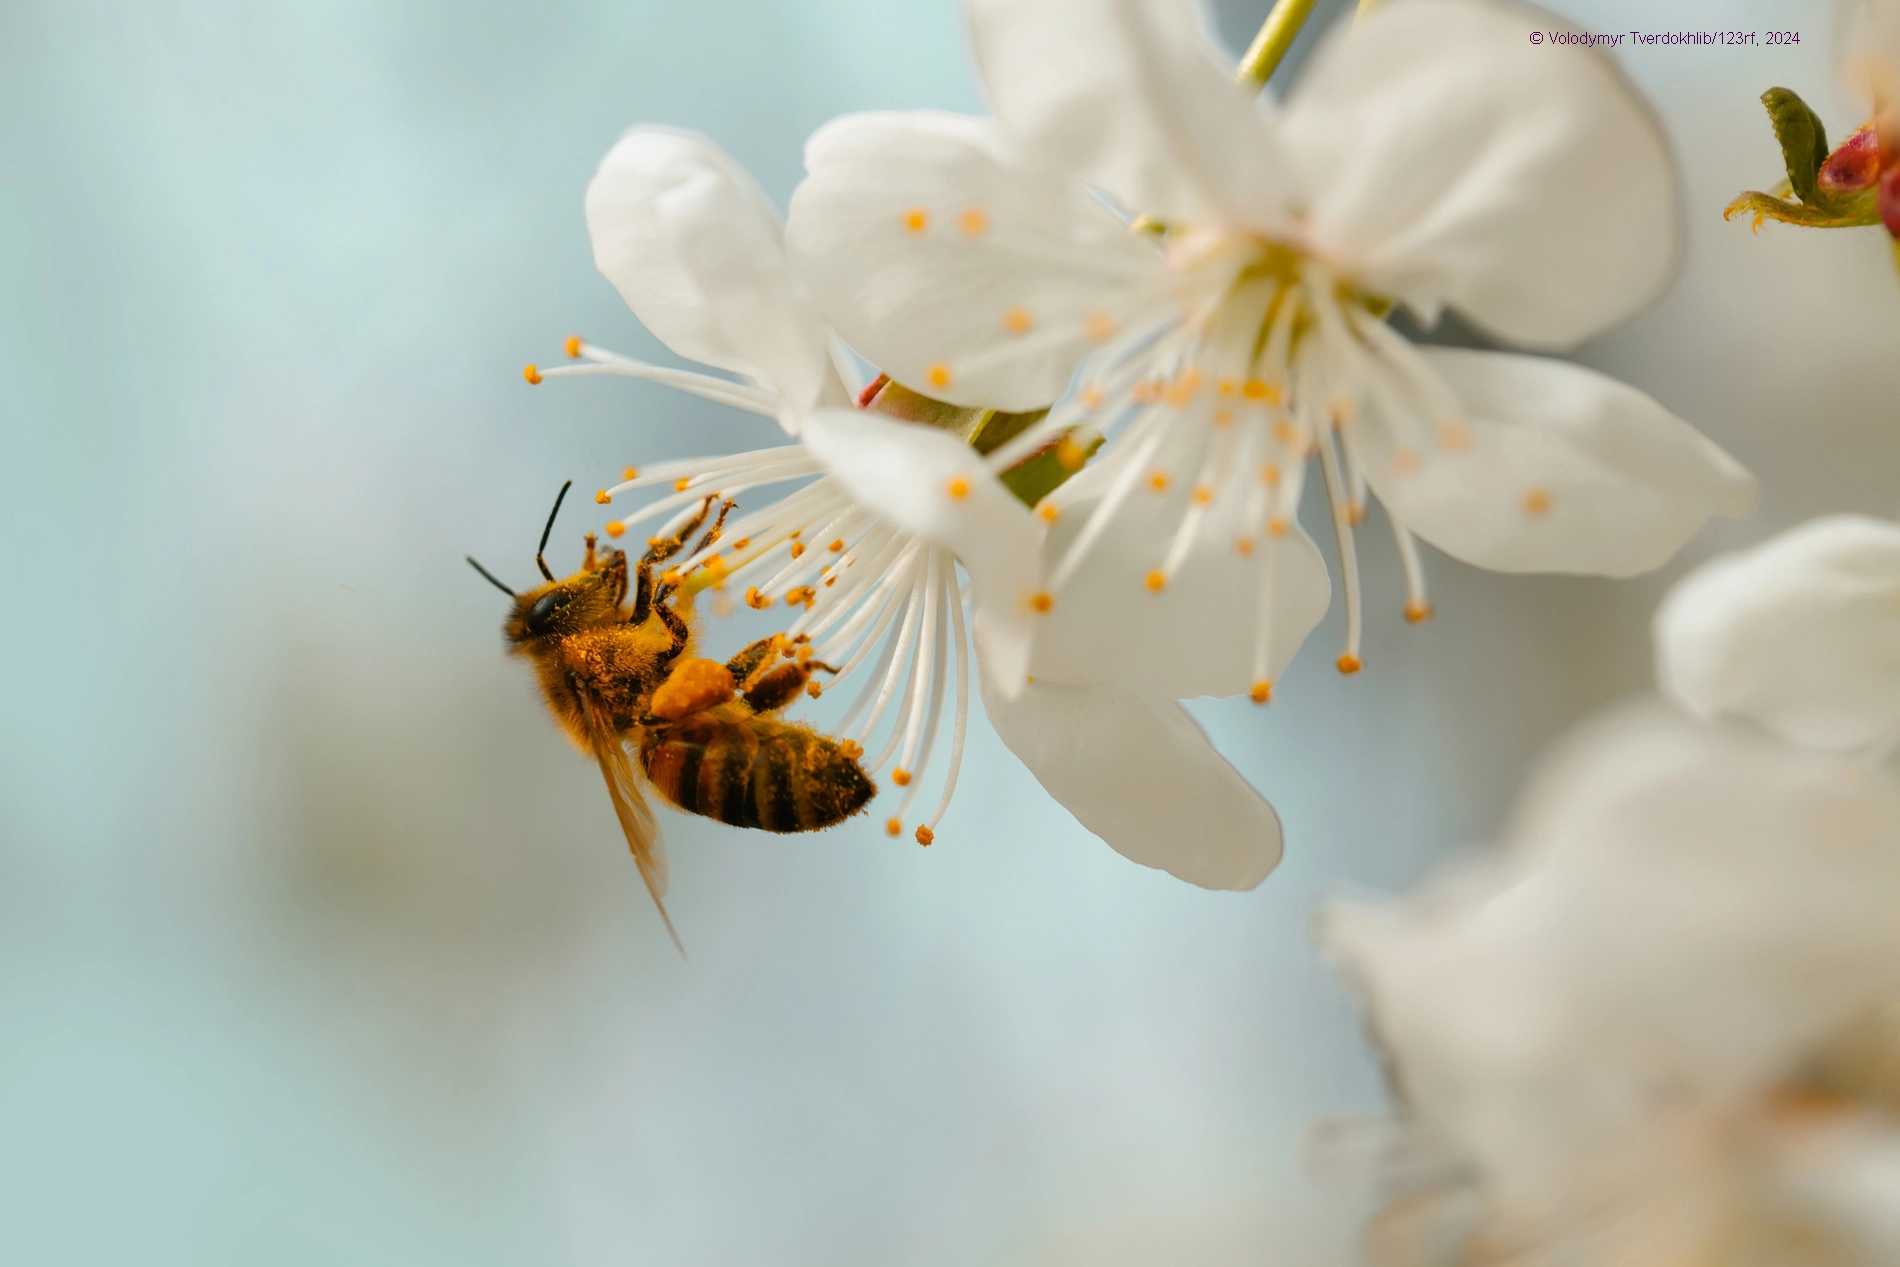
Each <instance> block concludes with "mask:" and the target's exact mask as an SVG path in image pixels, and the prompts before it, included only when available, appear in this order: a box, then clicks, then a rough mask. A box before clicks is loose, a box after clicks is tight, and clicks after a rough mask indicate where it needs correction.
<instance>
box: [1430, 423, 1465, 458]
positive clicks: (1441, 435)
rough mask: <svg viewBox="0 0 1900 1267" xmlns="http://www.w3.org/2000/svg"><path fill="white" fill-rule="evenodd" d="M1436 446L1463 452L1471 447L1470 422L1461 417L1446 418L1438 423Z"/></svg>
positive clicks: (1454, 451)
mask: <svg viewBox="0 0 1900 1267" xmlns="http://www.w3.org/2000/svg"><path fill="white" fill-rule="evenodd" d="M1438 447H1439V448H1441V449H1449V450H1450V451H1451V452H1453V453H1463V452H1464V451H1465V450H1466V449H1468V448H1470V447H1471V424H1470V423H1467V422H1465V421H1464V420H1463V419H1461V418H1447V419H1445V420H1444V421H1443V422H1441V423H1439V424H1438Z"/></svg>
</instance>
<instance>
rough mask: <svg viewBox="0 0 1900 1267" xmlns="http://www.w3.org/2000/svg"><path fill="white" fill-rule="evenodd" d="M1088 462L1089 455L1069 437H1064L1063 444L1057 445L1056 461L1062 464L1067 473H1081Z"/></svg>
mask: <svg viewBox="0 0 1900 1267" xmlns="http://www.w3.org/2000/svg"><path fill="white" fill-rule="evenodd" d="M1088 460H1089V455H1088V453H1087V452H1086V451H1085V450H1084V449H1083V448H1082V446H1081V445H1079V444H1077V443H1076V442H1075V441H1074V440H1071V439H1070V438H1069V437H1068V436H1063V437H1062V442H1061V443H1060V444H1058V445H1056V461H1057V462H1059V463H1061V464H1062V469H1063V470H1065V471H1079V470H1081V469H1082V464H1083V463H1084V462H1086V461H1088Z"/></svg>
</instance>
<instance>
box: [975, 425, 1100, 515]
mask: <svg viewBox="0 0 1900 1267" xmlns="http://www.w3.org/2000/svg"><path fill="white" fill-rule="evenodd" d="M1062 446H1063V441H1060V440H1057V441H1054V442H1053V443H1051V444H1050V445H1048V447H1046V448H1043V449H1039V450H1037V451H1036V452H1034V453H1032V454H1030V455H1029V456H1028V457H1026V458H1024V459H1023V460H1022V461H1020V462H1018V463H1017V464H1016V465H1014V466H1012V467H1010V468H1009V469H1008V470H1007V471H1004V472H1003V473H1002V475H1000V476H999V477H998V478H999V479H1001V480H1002V481H1003V487H1005V488H1007V489H1008V490H1009V491H1010V492H1012V493H1014V494H1016V499H1017V500H1018V501H1020V502H1022V504H1023V505H1025V506H1028V507H1030V508H1031V509H1032V510H1033V509H1034V508H1035V506H1036V504H1037V503H1038V502H1040V501H1041V500H1042V499H1043V498H1045V497H1047V496H1048V495H1049V494H1051V493H1053V492H1055V491H1056V489H1058V488H1060V487H1061V486H1062V485H1063V484H1064V483H1066V482H1067V481H1068V479H1069V477H1070V476H1072V475H1074V474H1075V473H1076V472H1077V471H1079V470H1081V469H1082V464H1083V462H1086V461H1088V459H1090V458H1092V457H1094V456H1095V451H1096V450H1097V449H1099V448H1101V447H1102V438H1101V437H1100V436H1097V437H1095V439H1094V441H1093V442H1092V443H1090V445H1089V446H1088V447H1087V448H1086V449H1083V450H1082V462H1077V461H1076V460H1075V459H1074V457H1073V456H1071V457H1070V458H1069V460H1068V461H1067V462H1065V461H1063V449H1062Z"/></svg>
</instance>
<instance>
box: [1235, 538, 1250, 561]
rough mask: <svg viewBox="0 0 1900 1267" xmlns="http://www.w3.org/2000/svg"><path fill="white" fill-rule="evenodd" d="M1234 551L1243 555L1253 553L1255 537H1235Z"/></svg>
mask: <svg viewBox="0 0 1900 1267" xmlns="http://www.w3.org/2000/svg"><path fill="white" fill-rule="evenodd" d="M1234 553H1235V554H1238V555H1241V556H1243V557H1244V556H1246V555H1249V554H1252V553H1253V538H1252V537H1236V538H1234Z"/></svg>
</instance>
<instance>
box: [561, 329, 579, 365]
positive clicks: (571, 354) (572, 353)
mask: <svg viewBox="0 0 1900 1267" xmlns="http://www.w3.org/2000/svg"><path fill="white" fill-rule="evenodd" d="M561 350H562V351H564V352H566V353H567V359H568V360H570V361H578V360H580V359H581V336H580V335H578V334H570V335H568V336H567V342H566V343H564V344H562V345H561Z"/></svg>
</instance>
